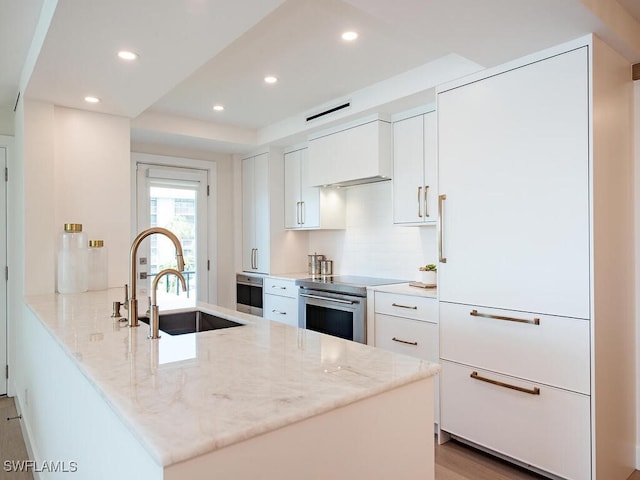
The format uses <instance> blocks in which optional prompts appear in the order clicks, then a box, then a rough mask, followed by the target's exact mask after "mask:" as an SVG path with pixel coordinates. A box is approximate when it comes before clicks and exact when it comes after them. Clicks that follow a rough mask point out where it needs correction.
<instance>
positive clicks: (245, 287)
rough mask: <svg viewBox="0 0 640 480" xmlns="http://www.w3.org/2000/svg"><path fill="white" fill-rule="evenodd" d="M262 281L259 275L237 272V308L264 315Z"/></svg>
mask: <svg viewBox="0 0 640 480" xmlns="http://www.w3.org/2000/svg"><path fill="white" fill-rule="evenodd" d="M262 283H263V278H262V277H261V276H259V275H248V274H246V273H238V274H236V310H237V311H239V312H243V313H250V314H252V315H258V316H260V317H261V316H262Z"/></svg>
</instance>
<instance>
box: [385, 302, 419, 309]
mask: <svg viewBox="0 0 640 480" xmlns="http://www.w3.org/2000/svg"><path fill="white" fill-rule="evenodd" d="M391 306H392V307H400V308H408V309H410V310H417V309H418V307H416V306H415V305H414V306H409V305H401V304H399V303H392V304H391Z"/></svg>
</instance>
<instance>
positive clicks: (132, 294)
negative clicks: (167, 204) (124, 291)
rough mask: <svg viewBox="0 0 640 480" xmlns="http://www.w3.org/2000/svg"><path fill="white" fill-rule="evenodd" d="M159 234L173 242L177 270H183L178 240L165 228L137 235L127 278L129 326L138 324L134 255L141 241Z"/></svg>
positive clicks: (149, 230)
mask: <svg viewBox="0 0 640 480" xmlns="http://www.w3.org/2000/svg"><path fill="white" fill-rule="evenodd" d="M156 233H159V234H161V235H164V236H165V237H167V238H168V239H169V240H171V241H172V242H173V245H174V246H175V247H176V260H177V261H178V270H180V271H182V270H184V258H182V245H180V240H178V237H176V236H175V234H174V233H173V232H171V231H169V230H167V229H166V228H162V227H151V228H147V229H146V230H143V231H142V232H140V233H139V234H138V236H137V237H136V238H135V239H134V240H133V243H132V244H131V258H130V260H129V262H130V265H129V266H130V269H129V271H130V273H131V275H130V277H129V312H128V313H129V326H130V327H137V326H138V325H139V323H138V299H137V298H136V277H137V276H138V272H137V268H136V255H137V253H138V247H139V246H140V243H142V240H144V239H145V238H147V237H148V236H149V235H153V234H156Z"/></svg>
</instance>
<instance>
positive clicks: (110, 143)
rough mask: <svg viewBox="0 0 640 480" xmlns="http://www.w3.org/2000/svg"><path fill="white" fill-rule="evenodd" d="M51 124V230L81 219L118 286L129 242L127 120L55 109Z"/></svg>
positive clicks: (123, 276)
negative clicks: (101, 248) (101, 244)
mask: <svg viewBox="0 0 640 480" xmlns="http://www.w3.org/2000/svg"><path fill="white" fill-rule="evenodd" d="M54 123H55V130H54V134H55V166H54V184H55V214H54V216H53V218H54V219H55V220H54V227H55V232H56V233H57V232H59V231H60V230H62V227H63V224H65V223H82V225H83V231H85V232H87V235H88V238H89V239H91V240H104V242H105V246H106V247H107V249H108V254H109V286H110V287H118V286H122V285H124V284H125V282H126V281H127V278H128V265H129V248H130V246H131V242H130V234H129V225H130V224H129V214H130V211H131V208H130V205H131V191H130V183H129V175H130V173H129V172H130V171H129V165H130V152H129V150H130V139H129V119H127V118H124V117H116V116H113V115H103V114H99V113H93V112H88V111H85V110H76V109H71V108H63V107H55V108H54ZM55 248H57V247H55Z"/></svg>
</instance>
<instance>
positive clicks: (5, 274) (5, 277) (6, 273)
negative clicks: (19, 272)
mask: <svg viewBox="0 0 640 480" xmlns="http://www.w3.org/2000/svg"><path fill="white" fill-rule="evenodd" d="M4 279H5V280H6V281H7V282H8V281H9V266H8V265H7V266H6V267H4Z"/></svg>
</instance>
